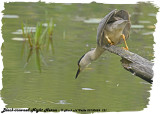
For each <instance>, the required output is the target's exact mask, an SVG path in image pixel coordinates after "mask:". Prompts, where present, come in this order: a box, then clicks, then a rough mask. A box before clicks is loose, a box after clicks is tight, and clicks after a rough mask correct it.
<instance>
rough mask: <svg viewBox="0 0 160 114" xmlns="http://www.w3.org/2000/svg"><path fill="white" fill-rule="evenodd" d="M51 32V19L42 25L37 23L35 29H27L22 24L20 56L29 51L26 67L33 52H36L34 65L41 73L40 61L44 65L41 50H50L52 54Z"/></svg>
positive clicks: (52, 27) (52, 25) (25, 25)
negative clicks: (22, 39) (22, 38)
mask: <svg viewBox="0 0 160 114" xmlns="http://www.w3.org/2000/svg"><path fill="white" fill-rule="evenodd" d="M53 30H54V23H53V19H50V20H49V21H48V22H47V23H43V24H42V23H39V22H38V23H37V25H36V27H29V26H27V24H24V23H22V33H23V34H22V35H23V37H24V42H23V48H22V54H23V55H24V54H25V53H27V50H28V49H29V52H28V54H27V60H26V65H27V64H28V63H29V60H30V58H31V56H32V54H33V52H36V63H37V67H38V69H39V71H40V72H41V61H42V62H43V63H45V61H44V59H43V58H44V57H43V54H42V50H45V51H48V50H49V49H51V51H52V54H53V53H54V46H53ZM33 50H35V51H33ZM26 65H25V67H26Z"/></svg>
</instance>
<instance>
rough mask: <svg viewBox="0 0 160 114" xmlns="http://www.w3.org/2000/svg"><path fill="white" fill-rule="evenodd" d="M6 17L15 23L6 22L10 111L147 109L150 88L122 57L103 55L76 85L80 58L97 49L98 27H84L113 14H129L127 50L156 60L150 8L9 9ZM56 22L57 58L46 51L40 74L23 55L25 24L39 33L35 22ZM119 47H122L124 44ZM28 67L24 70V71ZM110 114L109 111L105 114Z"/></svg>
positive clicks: (42, 6) (6, 80)
mask: <svg viewBox="0 0 160 114" xmlns="http://www.w3.org/2000/svg"><path fill="white" fill-rule="evenodd" d="M4 7H5V10H4V11H3V13H4V15H16V16H18V17H17V18H7V17H4V18H3V19H2V23H3V27H2V35H3V39H4V43H3V46H2V48H1V49H2V56H3V65H4V69H3V72H2V75H3V78H2V83H3V89H2V90H1V97H2V99H3V101H4V103H5V104H6V107H7V108H43V109H45V108H51V109H58V110H60V109H100V110H102V109H107V111H138V110H143V109H144V108H146V107H147V105H148V102H149V96H150V93H149V90H150V89H151V85H150V84H148V83H147V82H145V81H144V80H142V79H140V78H138V77H136V76H134V75H132V74H131V73H130V72H128V71H126V70H124V69H123V68H122V66H121V63H120V59H121V58H120V57H118V56H116V55H114V54H111V53H109V52H107V51H106V52H104V54H103V55H102V56H101V57H100V58H99V59H98V60H97V61H95V62H93V63H92V64H91V65H90V66H89V68H88V69H86V70H84V72H82V73H81V74H80V75H79V77H78V79H76V80H75V74H76V71H77V68H78V66H77V62H78V60H79V58H80V57H81V56H82V55H83V54H84V53H86V52H87V51H89V50H90V49H91V48H94V47H96V34H97V27H98V23H95V22H91V23H85V22H84V21H85V20H89V19H90V18H95V19H102V18H103V17H104V16H105V15H106V14H107V13H109V12H110V11H111V10H113V9H115V8H116V9H124V10H127V11H128V12H129V13H130V15H131V22H132V25H143V27H142V28H140V27H136V26H134V27H135V28H132V29H131V32H130V39H128V40H127V44H128V46H129V50H130V51H132V52H134V53H137V54H139V55H141V56H142V57H144V58H146V59H148V60H152V59H153V58H154V57H153V44H154V41H153V35H152V32H154V24H155V23H156V17H155V14H156V12H157V11H158V10H157V8H155V7H154V6H153V5H152V4H150V3H139V4H135V5H111V4H110V5H107V4H97V3H91V4H54V3H52V4H45V3H40V2H39V3H5V5H4ZM50 18H53V21H54V23H55V28H54V34H53V45H54V54H52V53H51V50H49V51H48V52H47V51H44V50H42V53H43V55H44V56H43V57H44V58H43V59H44V61H45V64H44V63H43V62H42V61H41V66H40V67H41V72H40V71H39V69H38V67H37V63H36V52H35V51H33V54H32V56H31V58H30V61H29V63H28V64H27V65H25V64H26V58H27V57H26V56H27V54H24V55H22V54H21V51H22V47H23V42H22V41H16V40H12V38H22V35H21V34H13V32H16V31H17V30H18V29H21V23H28V26H31V27H35V26H36V23H37V22H45V21H46V20H49V19H50ZM119 46H124V44H121V45H119ZM24 66H25V67H24ZM105 111H106V110H105Z"/></svg>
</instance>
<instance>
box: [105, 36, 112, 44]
mask: <svg viewBox="0 0 160 114" xmlns="http://www.w3.org/2000/svg"><path fill="white" fill-rule="evenodd" d="M105 38H106V39H107V41H108V43H109V44H110V45H114V44H113V43H112V41H111V40H110V39H109V38H108V36H105Z"/></svg>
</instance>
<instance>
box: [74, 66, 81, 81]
mask: <svg viewBox="0 0 160 114" xmlns="http://www.w3.org/2000/svg"><path fill="white" fill-rule="evenodd" d="M79 73H80V68H78V70H77V73H76V77H75V79H76V78H77V77H78V75H79Z"/></svg>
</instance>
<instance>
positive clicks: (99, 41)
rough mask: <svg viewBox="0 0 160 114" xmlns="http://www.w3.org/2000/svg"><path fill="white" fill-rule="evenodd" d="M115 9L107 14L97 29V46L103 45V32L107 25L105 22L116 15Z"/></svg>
mask: <svg viewBox="0 0 160 114" xmlns="http://www.w3.org/2000/svg"><path fill="white" fill-rule="evenodd" d="M116 11H117V10H116V9H114V10H112V11H111V12H110V13H109V14H107V15H106V16H105V17H104V18H103V19H102V20H101V21H100V23H99V26H98V29H97V45H98V46H102V43H103V38H104V37H103V31H104V28H105V26H106V24H107V22H108V21H109V20H110V18H111V17H112V16H113V15H114V14H115V13H116Z"/></svg>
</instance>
